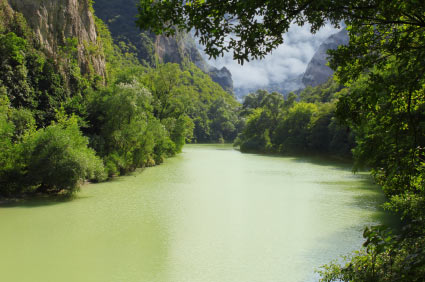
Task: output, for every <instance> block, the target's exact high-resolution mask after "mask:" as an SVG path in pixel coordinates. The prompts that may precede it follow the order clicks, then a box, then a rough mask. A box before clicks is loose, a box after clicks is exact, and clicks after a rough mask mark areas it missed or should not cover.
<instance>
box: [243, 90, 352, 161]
mask: <svg viewBox="0 0 425 282" xmlns="http://www.w3.org/2000/svg"><path fill="white" fill-rule="evenodd" d="M338 89H340V88H339V87H336V88H335V87H334V83H330V86H329V87H328V88H326V87H325V86H318V87H315V88H308V89H306V90H304V91H303V92H302V93H301V94H300V96H301V97H302V99H303V100H302V101H300V102H297V101H296V100H295V98H296V96H295V95H294V94H290V95H288V97H287V98H286V99H284V97H283V96H282V95H281V94H279V93H276V92H274V93H271V94H270V93H268V92H267V91H264V90H259V91H257V92H256V93H252V94H249V95H248V96H246V98H245V101H244V103H243V110H242V113H243V114H244V115H245V116H247V121H246V128H245V129H244V130H243V131H242V133H241V134H240V135H239V137H238V140H237V142H236V145H240V149H241V151H243V152H265V153H283V154H307V153H309V154H311V153H318V154H327V155H329V154H331V155H334V156H338V157H343V158H347V157H350V150H351V148H352V147H353V145H354V144H353V141H354V140H353V136H352V135H351V134H350V133H349V131H348V128H347V127H344V126H343V125H341V123H340V122H339V121H338V120H337V119H336V118H335V101H334V100H333V97H334V95H337V93H334V92H333V91H337V90H338ZM330 93H331V94H330ZM305 101H316V102H315V103H309V102H305ZM321 101H325V103H322V102H321Z"/></svg>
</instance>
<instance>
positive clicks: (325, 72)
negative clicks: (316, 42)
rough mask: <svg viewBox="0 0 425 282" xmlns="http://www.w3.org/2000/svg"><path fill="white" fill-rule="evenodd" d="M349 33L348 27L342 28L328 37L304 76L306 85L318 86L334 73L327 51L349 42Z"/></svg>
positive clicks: (303, 79)
mask: <svg viewBox="0 0 425 282" xmlns="http://www.w3.org/2000/svg"><path fill="white" fill-rule="evenodd" d="M348 40H349V38H348V33H347V30H346V29H342V30H341V31H339V32H338V33H336V34H333V35H331V36H329V37H328V39H326V40H325V41H324V42H323V43H322V44H321V45H320V47H319V49H318V50H317V51H316V53H315V54H314V56H313V58H312V59H311V61H310V63H309V64H308V66H307V69H306V71H305V73H304V75H303V77H302V82H303V84H304V85H305V86H317V85H319V84H322V83H325V82H326V81H327V80H328V79H329V77H331V75H332V74H333V70H332V69H331V68H329V67H328V66H327V65H326V64H327V62H328V55H327V54H326V52H327V51H328V50H330V49H336V48H338V46H339V45H346V44H348Z"/></svg>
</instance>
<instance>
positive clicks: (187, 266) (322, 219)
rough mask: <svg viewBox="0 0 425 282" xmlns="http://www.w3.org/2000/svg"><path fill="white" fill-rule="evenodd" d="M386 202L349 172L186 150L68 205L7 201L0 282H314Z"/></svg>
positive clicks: (91, 189) (378, 218) (0, 237)
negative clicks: (321, 268)
mask: <svg viewBox="0 0 425 282" xmlns="http://www.w3.org/2000/svg"><path fill="white" fill-rule="evenodd" d="M382 201H383V197H382V195H381V193H380V192H379V189H378V188H377V187H375V186H373V185H372V184H371V181H370V178H369V177H368V176H367V175H365V174H360V175H359V174H358V175H353V174H352V173H351V170H350V167H349V166H344V165H341V164H336V163H329V162H320V161H317V160H316V161H309V160H306V159H300V158H283V157H270V156H262V155H254V154H241V153H240V152H238V151H235V150H233V149H232V148H231V147H230V146H226V145H222V146H220V145H186V146H185V148H184V150H183V153H182V154H180V155H178V156H177V157H174V158H171V159H169V160H167V161H166V162H165V164H163V165H160V166H158V167H153V168H148V169H145V170H144V171H143V172H142V173H136V174H134V175H132V176H127V177H120V178H117V179H115V180H113V181H111V182H107V183H102V184H91V185H85V186H84V187H83V188H82V189H81V191H80V192H79V193H78V194H77V196H76V199H74V200H72V201H67V202H60V201H48V200H34V201H30V202H25V203H19V204H13V205H11V204H9V205H4V204H3V205H2V206H0V281H7V282H15V281H16V282H27V281H28V282H30V281H31V282H60V281H64V282H71V281H72V282H80V281H81V282H85V281H87V282H97V281H99V282H136V281H137V282H138V281H141V282H279V281H288V282H292V281H294V282H296V281H316V280H317V279H318V278H317V274H315V273H314V269H316V268H318V267H319V266H320V265H322V264H324V263H328V262H329V261H331V260H333V259H337V258H338V257H339V256H340V255H343V254H348V253H350V252H351V251H353V250H355V249H358V248H359V247H360V245H361V243H362V242H363V239H362V236H361V234H362V230H363V228H364V226H365V225H368V224H374V223H381V222H382V221H385V219H384V214H383V212H382V211H380V210H379V209H378V206H379V204H380V203H382Z"/></svg>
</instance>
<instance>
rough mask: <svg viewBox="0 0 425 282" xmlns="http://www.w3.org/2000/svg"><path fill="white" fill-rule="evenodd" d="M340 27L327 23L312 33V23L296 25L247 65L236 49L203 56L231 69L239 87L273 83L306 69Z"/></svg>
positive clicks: (236, 85) (291, 78)
mask: <svg viewBox="0 0 425 282" xmlns="http://www.w3.org/2000/svg"><path fill="white" fill-rule="evenodd" d="M337 31H338V29H335V28H334V27H332V26H331V25H326V26H324V27H323V28H322V29H320V30H319V31H318V32H317V33H316V34H311V33H310V26H309V25H304V26H302V27H300V26H297V25H292V26H291V28H290V29H289V31H288V33H286V34H285V35H284V43H283V44H282V45H280V46H279V47H278V48H276V49H275V50H274V51H273V52H272V53H271V54H269V55H267V56H266V57H265V58H264V59H262V60H254V61H250V62H246V63H244V65H243V66H241V65H239V64H238V63H237V61H234V60H233V57H232V53H227V54H225V55H224V57H220V58H217V59H216V60H208V56H207V55H205V54H203V56H204V58H205V59H206V60H207V61H208V62H209V63H210V64H211V65H213V66H215V67H217V68H222V67H223V66H225V67H226V68H227V69H229V70H230V72H231V73H232V78H233V83H234V87H235V88H247V89H248V88H251V89H252V88H261V87H265V86H267V85H269V84H271V83H284V82H285V81H288V83H289V82H290V80H293V79H294V78H296V77H298V76H299V75H300V74H302V73H303V72H304V71H305V69H306V67H307V64H308V63H309V61H310V60H311V58H312V57H313V55H314V53H315V51H316V50H317V49H318V48H319V46H320V44H321V43H322V42H323V41H324V40H325V39H326V38H328V37H329V36H330V35H332V34H334V33H336V32H337ZM202 53H203V52H202Z"/></svg>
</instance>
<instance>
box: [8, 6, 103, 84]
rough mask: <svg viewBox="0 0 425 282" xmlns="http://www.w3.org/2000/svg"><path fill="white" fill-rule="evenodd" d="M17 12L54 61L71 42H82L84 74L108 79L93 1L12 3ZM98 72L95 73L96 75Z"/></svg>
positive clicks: (81, 53)
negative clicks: (93, 12)
mask: <svg viewBox="0 0 425 282" xmlns="http://www.w3.org/2000/svg"><path fill="white" fill-rule="evenodd" d="M8 2H9V4H10V6H11V7H12V9H13V10H14V11H17V12H19V13H21V14H23V15H24V17H25V19H26V21H27V23H28V25H29V26H30V27H31V28H32V29H33V31H34V33H35V37H36V38H35V40H36V41H38V43H39V44H38V45H39V46H42V48H43V49H44V50H45V52H46V53H47V54H48V55H50V56H51V57H53V58H57V57H58V56H60V52H59V51H60V48H61V47H62V46H64V45H65V43H66V40H67V39H68V38H76V39H77V40H78V46H77V49H78V63H79V65H80V68H81V71H82V73H83V74H95V75H99V76H100V77H102V78H105V76H106V70H105V68H106V67H105V65H106V64H105V58H104V56H103V54H102V52H95V51H94V50H101V46H100V44H101V43H100V42H99V41H98V40H97V32H96V25H95V21H94V16H93V14H92V11H91V1H90V0H61V1H58V0H8ZM93 72H94V73H93Z"/></svg>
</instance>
